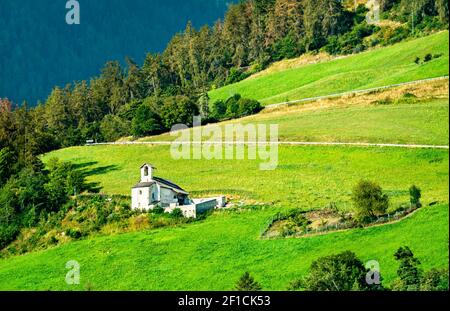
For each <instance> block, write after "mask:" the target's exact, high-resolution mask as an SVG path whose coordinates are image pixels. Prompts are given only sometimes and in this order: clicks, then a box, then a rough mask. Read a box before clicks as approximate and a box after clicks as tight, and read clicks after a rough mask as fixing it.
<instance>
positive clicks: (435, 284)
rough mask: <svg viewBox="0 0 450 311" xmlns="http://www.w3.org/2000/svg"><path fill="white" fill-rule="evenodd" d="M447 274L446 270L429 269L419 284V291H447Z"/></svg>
mask: <svg viewBox="0 0 450 311" xmlns="http://www.w3.org/2000/svg"><path fill="white" fill-rule="evenodd" d="M448 283H449V274H448V268H447V269H431V270H430V271H427V272H425V273H424V275H423V277H422V280H421V282H420V290H421V291H448V288H449V286H448Z"/></svg>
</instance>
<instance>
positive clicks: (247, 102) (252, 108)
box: [236, 98, 262, 117]
mask: <svg viewBox="0 0 450 311" xmlns="http://www.w3.org/2000/svg"><path fill="white" fill-rule="evenodd" d="M238 105H239V108H238V112H237V116H236V117H244V116H249V115H252V114H255V113H258V112H260V111H261V110H262V106H261V104H260V103H259V102H258V101H257V100H254V99H248V98H241V99H239V101H238Z"/></svg>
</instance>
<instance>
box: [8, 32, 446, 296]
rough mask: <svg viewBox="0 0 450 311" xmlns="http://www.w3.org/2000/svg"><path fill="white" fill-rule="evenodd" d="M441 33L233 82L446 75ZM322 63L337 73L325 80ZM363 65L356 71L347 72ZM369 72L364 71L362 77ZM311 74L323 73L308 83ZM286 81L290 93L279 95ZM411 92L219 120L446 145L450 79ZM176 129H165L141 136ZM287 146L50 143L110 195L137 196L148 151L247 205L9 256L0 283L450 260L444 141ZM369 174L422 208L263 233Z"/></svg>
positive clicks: (284, 131)
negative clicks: (232, 151)
mask: <svg viewBox="0 0 450 311" xmlns="http://www.w3.org/2000/svg"><path fill="white" fill-rule="evenodd" d="M443 34H445V37H446V36H447V32H445V33H441V34H436V35H434V36H431V37H429V38H424V39H418V40H416V41H410V42H407V43H402V44H399V45H397V46H394V47H389V48H386V49H383V50H381V49H380V50H376V51H372V52H367V53H364V54H360V55H356V56H351V57H349V58H346V59H341V60H335V61H332V62H329V63H328V65H326V66H325V65H323V64H318V65H309V66H305V67H302V68H299V69H293V70H289V71H286V72H284V73H282V74H280V75H278V74H273V75H270V76H262V77H260V78H255V79H253V80H248V81H244V82H242V83H240V84H238V85H237V86H236V87H238V86H245V85H246V83H248V84H250V83H256V84H252V86H251V88H247V89H246V90H248V91H249V92H250V91H251V92H254V94H256V91H257V89H258V87H257V85H259V86H261V85H264V84H263V83H267V85H271V87H270V88H264V87H262V88H261V87H259V91H260V94H261V95H260V96H262V97H261V98H260V99H264V98H266V99H267V98H272V99H273V101H276V97H271V96H274V95H277V94H278V95H277V96H281V95H279V94H281V93H283V92H291V91H292V94H301V95H299V96H303V95H304V96H310V95H305V94H306V93H303V91H305V90H309V91H308V92H318V94H323V92H325V91H327V92H336V91H339V90H337V89H336V88H343V89H344V90H345V88H349V87H352V86H353V85H354V86H355V87H360V88H365V87H367V86H368V85H370V86H374V85H376V84H377V83H391V82H392V81H391V80H392V79H394V80H395V79H397V81H396V82H399V81H398V80H401V79H404V78H405V79H406V78H408V79H417V78H421V77H429V76H432V75H435V74H436V75H441V74H445V73H447V72H448V66H447V65H448V53H447V52H445V53H444V52H443V51H441V50H440V48H441V47H442V46H445V45H448V39H447V38H444V35H443ZM436 47H437V48H436ZM413 48H414V49H413ZM430 49H432V50H433V53H438V52H439V51H441V52H442V53H443V55H442V56H441V57H440V58H437V59H434V60H432V61H431V62H429V63H427V64H425V65H415V64H414V62H413V60H414V57H413V56H414V55H416V54H418V56H421V57H423V56H424V55H422V54H424V53H427V52H428V51H430ZM413 50H414V52H412V51H413ZM371 53H373V54H371ZM367 55H371V56H367ZM411 58H413V59H412V60H411ZM352 59H353V60H352ZM355 59H356V60H360V61H355ZM409 62H412V63H413V65H411V64H409ZM376 64H378V65H379V66H378V67H377V66H375V65H376ZM443 64H444V65H445V66H443ZM321 66H324V67H321ZM312 68H315V69H312ZM346 68H347V69H346ZM371 68H372V69H371ZM346 70H347V71H346ZM324 71H325V72H326V74H327V75H328V78H324V77H325V75H324V73H323V72H324ZM338 72H340V73H338ZM357 75H360V76H359V77H357V78H355V79H356V80H352V81H350V82H348V84H347V82H344V81H346V79H347V78H348V77H350V76H354V77H356V76H357ZM366 75H368V78H367V79H366V80H365V79H362V77H365V76H366ZM283 77H285V79H283ZM337 77H342V78H343V79H342V80H337ZM377 77H378V78H377ZM313 78H314V79H316V80H314V81H316V82H308V81H309V79H313ZM277 79H278V80H277ZM369 80H370V81H369ZM255 81H256V82H255ZM258 81H260V82H258ZM261 81H263V82H261ZM281 81H285V83H284V82H281ZM311 81H312V80H311ZM325 81H333V83H329V82H328V83H325ZM337 81H341V82H339V83H338V82H337ZM446 82H447V81H445V83H446ZM297 83H300V84H297ZM302 83H303V84H302ZM305 83H306V84H305ZM308 83H310V84H308ZM321 83H325V84H327V85H326V88H317V89H315V88H314V87H313V86H314V85H320V84H321ZM364 83H365V84H364ZM393 83H395V82H393ZM352 84H353V85H352ZM289 85H290V86H289ZM296 85H304V87H301V92H300V93H296V92H297V91H298V89H296V88H297V86H296ZM333 87H334V90H332V88H333ZM252 88H254V89H252ZM327 88H328V89H327ZM283 89H284V90H287V91H281V92H280V90H283ZM352 89H353V87H352ZM218 92H224V90H220V91H218ZM239 92H240V93H242V94H243V95H244V96H249V94H250V93H249V94H244V92H241V91H239ZM268 92H272V93H271V94H272V95H270V94H269V95H268ZM277 92H278V93H277ZM405 92H406V91H405V90H403V89H402V90H395V91H393V92H392V93H389V94H387V93H383V92H382V93H376V94H369V95H367V96H365V97H364V98H363V97H354V98H353V97H352V98H343V99H337V100H332V101H321V102H317V103H311V104H309V105H299V106H294V107H287V108H282V109H277V110H273V111H265V112H263V113H260V114H258V115H255V116H251V117H248V118H245V119H241V120H234V121H228V122H225V123H222V124H220V126H224V125H225V124H228V123H230V122H242V123H243V124H248V123H250V122H251V123H265V124H269V123H271V124H272V123H276V124H279V128H280V140H282V141H296V140H301V141H345V142H347V141H348V142H376V143H405V144H439V145H448V115H449V110H448V95H447V93H448V88H447V87H445V88H444V87H443V86H442V85H441V84H439V85H436V84H431V85H427V86H418V87H417V88H416V89H414V90H413V91H412V92H413V93H414V92H416V93H417V94H418V95H420V94H421V95H420V96H418V97H414V96H411V95H409V96H406V97H405ZM408 92H410V90H408ZM419 93H420V94H419ZM217 94H218V93H217ZM217 94H216V95H217ZM393 94H397V95H396V96H397V97H394V98H395V100H393V101H386V100H385V99H386V97H387V96H391V95H393ZM424 94H425V95H424ZM422 95H424V96H422ZM280 98H281V97H280ZM399 98H400V99H402V100H397V99H399ZM405 98H407V100H403V99H405ZM272 99H270V100H269V101H265V102H271V100H272ZM290 99H293V98H290ZM283 100H284V99H283ZM381 103H383V104H381ZM170 139H173V138H172V137H170V136H169V135H167V134H166V135H161V136H157V137H149V138H145V139H143V140H150V141H151V140H170ZM278 151H279V152H278V156H279V158H278V167H277V169H276V170H274V171H262V170H260V169H259V164H260V163H261V162H264V161H263V160H262V159H261V158H258V159H256V160H248V159H247V160H205V159H203V160H175V159H173V157H172V156H171V154H170V147H169V146H163V145H151V144H148V145H103V146H84V147H72V148H67V149H62V150H58V151H55V152H52V153H49V154H46V155H44V156H43V157H42V159H43V161H44V162H47V161H49V159H51V158H52V157H58V158H60V159H61V160H65V161H72V162H74V163H75V164H77V166H78V167H79V168H80V169H81V170H83V171H84V172H85V174H86V176H87V178H88V181H90V182H93V183H98V185H99V186H100V187H102V192H104V193H107V194H125V195H129V194H130V191H131V187H132V186H133V185H134V184H135V183H136V182H137V181H138V179H139V177H140V176H139V175H140V172H139V167H140V166H141V164H142V163H144V162H149V163H152V164H154V165H155V166H156V167H157V168H158V170H157V172H156V175H157V176H160V177H164V178H167V179H169V180H172V181H174V182H176V183H177V184H179V185H180V186H182V187H183V188H185V189H186V190H187V191H189V192H190V193H191V196H192V197H203V196H209V195H218V194H221V195H227V196H228V197H229V198H230V199H231V200H232V202H233V203H234V204H237V205H238V207H237V208H232V209H228V210H224V211H216V212H214V213H213V214H212V215H210V216H208V217H207V218H206V219H204V220H201V221H198V222H195V223H191V224H186V225H182V226H178V227H166V228H161V229H156V230H149V231H142V232H136V233H126V234H121V235H112V236H97V237H90V238H88V239H86V240H82V241H78V242H73V243H70V244H66V245H61V246H58V247H55V248H52V249H48V250H45V251H39V252H34V253H29V254H26V255H23V256H15V257H11V258H8V259H0V289H6V290H11V289H20V290H26V289H38V290H74V289H87V288H89V289H94V290H229V289H231V288H232V287H233V285H234V283H235V281H236V280H237V279H238V277H239V276H241V275H242V273H243V272H245V271H250V272H251V273H252V274H253V275H254V276H255V277H256V279H257V280H258V281H259V282H261V284H262V286H263V288H264V289H266V290H284V289H286V287H287V285H288V283H289V282H290V281H292V280H294V279H296V278H299V277H301V276H304V275H305V274H306V273H307V271H308V267H309V266H310V264H311V262H312V261H313V260H315V259H317V258H318V257H320V256H325V255H329V254H333V253H338V252H342V251H344V250H351V251H354V252H356V253H357V255H358V256H359V257H360V258H361V259H362V260H364V261H368V260H377V261H379V263H380V266H381V273H382V276H383V279H384V282H385V283H387V284H389V282H391V281H392V280H393V279H394V278H395V275H396V270H397V267H398V266H397V263H396V262H395V260H394V257H393V254H394V252H395V251H396V250H397V249H398V248H399V247H400V246H404V245H407V246H409V247H410V248H411V249H412V250H413V252H414V254H415V255H416V256H417V257H418V258H419V259H420V261H421V262H422V268H423V269H424V270H428V269H431V268H442V267H448V259H449V252H448V239H449V233H448V232H449V221H448V217H449V206H448V186H449V151H448V150H445V149H406V148H378V147H343V146H328V147H325V146H320V147H319V146H316V147H312V146H287V145H280V146H279V150H278ZM361 179H370V180H373V181H375V182H377V183H379V184H380V185H381V186H382V188H383V190H384V191H385V192H386V193H387V194H388V195H389V197H390V203H391V209H395V208H397V207H398V206H399V205H400V204H402V203H407V202H409V192H408V188H409V187H410V186H411V185H412V184H415V185H417V186H419V187H420V188H421V189H422V202H423V203H424V207H423V208H422V209H420V210H419V211H417V212H416V213H414V214H413V215H411V216H410V217H408V218H406V219H404V220H402V221H400V222H397V223H393V224H389V225H383V226H378V227H371V228H366V229H353V230H349V231H344V232H335V233H329V234H325V235H321V236H313V237H306V238H298V239H278V240H260V239H259V234H260V232H261V230H262V229H263V227H264V225H265V224H266V223H267V220H268V219H269V218H270V217H272V216H273V215H275V214H276V213H277V212H278V211H281V210H285V209H287V208H303V209H305V210H307V209H319V208H323V207H325V206H327V205H329V204H330V203H336V206H337V207H338V208H339V209H340V210H348V209H349V208H350V207H351V206H350V196H351V192H352V188H353V187H354V186H355V184H356V183H357V182H358V181H359V180H361ZM430 203H433V204H431V205H430ZM240 206H242V207H240ZM235 207H236V205H235ZM69 260H77V261H78V262H79V263H80V264H81V285H79V286H75V287H70V286H68V285H66V284H65V282H64V279H65V275H66V273H67V270H66V269H65V263H66V262H67V261H69Z"/></svg>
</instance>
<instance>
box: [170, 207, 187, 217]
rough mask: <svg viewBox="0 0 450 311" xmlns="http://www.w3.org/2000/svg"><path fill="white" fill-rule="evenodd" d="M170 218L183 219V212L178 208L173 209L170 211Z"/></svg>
mask: <svg viewBox="0 0 450 311" xmlns="http://www.w3.org/2000/svg"><path fill="white" fill-rule="evenodd" d="M170 216H171V217H172V218H183V217H184V215H183V211H182V210H181V209H179V208H176V209H174V210H173V211H172V213H170Z"/></svg>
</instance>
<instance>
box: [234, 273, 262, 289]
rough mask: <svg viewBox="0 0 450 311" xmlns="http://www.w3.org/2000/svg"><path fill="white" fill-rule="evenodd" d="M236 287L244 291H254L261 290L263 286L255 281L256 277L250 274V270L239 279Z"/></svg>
mask: <svg viewBox="0 0 450 311" xmlns="http://www.w3.org/2000/svg"><path fill="white" fill-rule="evenodd" d="M234 289H235V290H237V291H242V292H245V291H248V292H254V291H260V290H261V289H262V288H261V285H260V284H259V283H258V282H256V281H255V279H254V278H253V277H252V276H251V275H250V273H249V272H245V273H244V274H243V275H242V276H241V278H240V279H239V280H238V281H237V283H236V286H235V288H234Z"/></svg>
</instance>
